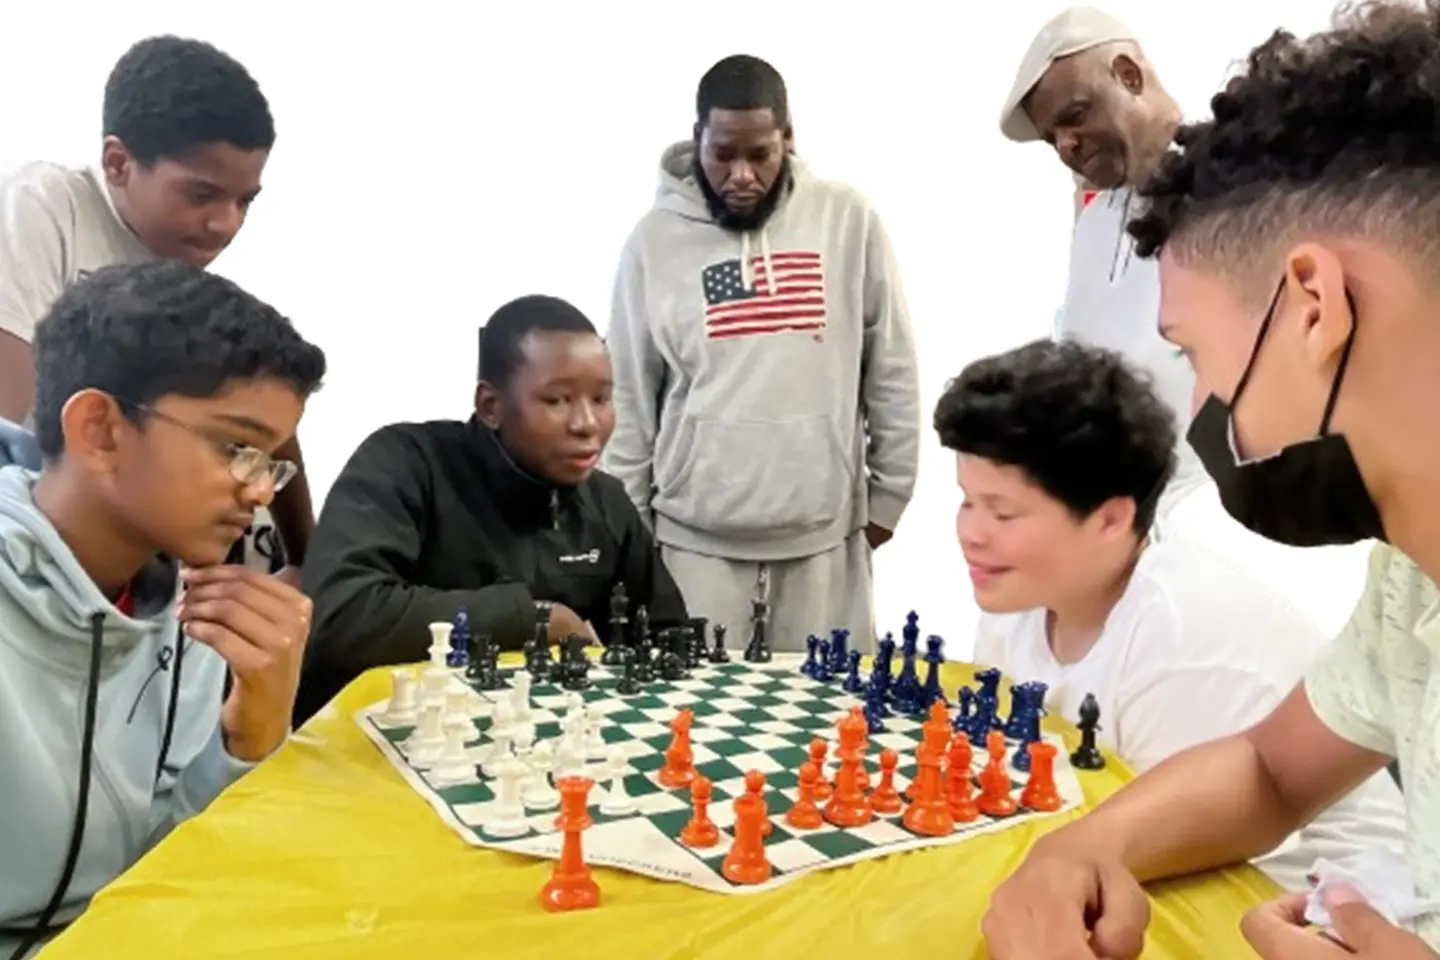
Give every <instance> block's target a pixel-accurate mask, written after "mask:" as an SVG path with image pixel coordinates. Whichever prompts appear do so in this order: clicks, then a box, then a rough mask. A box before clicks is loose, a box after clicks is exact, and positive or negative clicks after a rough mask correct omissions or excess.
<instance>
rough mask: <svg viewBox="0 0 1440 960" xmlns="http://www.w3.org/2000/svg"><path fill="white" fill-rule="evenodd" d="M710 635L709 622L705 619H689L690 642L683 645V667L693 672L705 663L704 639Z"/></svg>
mask: <svg viewBox="0 0 1440 960" xmlns="http://www.w3.org/2000/svg"><path fill="white" fill-rule="evenodd" d="M709 633H710V620H709V619H708V618H706V617H691V618H690V642H689V643H688V644H686V645H685V666H686V668H687V669H690V670H694V669H696V668H697V667H700V666H702V665H703V664H704V663H705V638H706V637H707V636H708V635H709Z"/></svg>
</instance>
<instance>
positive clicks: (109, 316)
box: [34, 260, 325, 460]
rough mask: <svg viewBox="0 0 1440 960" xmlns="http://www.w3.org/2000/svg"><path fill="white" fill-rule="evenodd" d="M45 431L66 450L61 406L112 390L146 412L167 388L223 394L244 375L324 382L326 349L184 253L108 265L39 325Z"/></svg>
mask: <svg viewBox="0 0 1440 960" xmlns="http://www.w3.org/2000/svg"><path fill="white" fill-rule="evenodd" d="M34 352H35V437H36V440H37V442H38V443H39V446H40V451H41V453H42V454H43V455H44V456H45V457H46V458H47V459H51V460H53V459H55V458H58V457H59V456H60V455H61V453H62V452H63V447H64V437H63V434H62V431H61V427H60V411H61V409H62V408H63V407H64V406H65V403H66V402H67V401H68V400H69V399H70V398H71V397H72V396H74V395H75V394H76V393H79V392H80V391H81V390H91V389H94V390H102V391H104V392H105V393H108V394H110V395H111V396H112V397H114V398H115V399H116V400H117V401H118V402H119V404H120V406H121V409H123V410H124V411H125V413H126V415H127V416H129V417H130V418H131V419H132V420H135V421H136V422H139V421H140V420H141V419H142V417H143V412H142V410H141V408H142V407H149V406H151V405H153V404H154V403H155V401H157V400H159V399H160V398H162V397H166V396H177V395H178V396H185V397H214V396H218V395H220V394H221V393H222V392H224V390H225V389H226V388H227V387H228V386H230V385H233V384H235V383H238V382H244V381H255V380H279V381H281V382H283V383H286V384H288V385H289V386H291V387H293V388H294V390H295V392H296V393H298V394H300V395H301V396H302V397H308V396H310V395H311V394H312V393H314V392H315V390H317V389H319V386H320V381H321V380H322V379H323V378H324V376H325V354H324V353H323V352H322V351H321V350H320V348H319V347H317V346H314V345H313V344H311V343H308V342H306V341H305V340H304V339H303V338H302V337H301V336H300V334H299V333H298V332H296V330H295V328H294V327H293V326H291V324H290V321H289V320H287V319H285V318H284V317H283V316H281V315H280V314H279V313H278V312H277V311H276V310H275V309H274V308H273V307H270V306H268V305H266V304H264V303H262V302H261V301H259V300H257V299H256V298H255V297H253V296H251V295H250V294H248V293H246V292H245V291H244V290H242V289H240V287H238V286H237V285H235V284H234V283H233V282H231V281H229V280H226V279H225V278H224V277H221V276H218V275H216V274H213V273H207V272H206V271H204V270H201V269H199V268H196V267H192V266H190V265H188V264H185V263H182V262H180V261H175V260H153V261H145V262H142V263H134V264H124V265H121V266H114V267H104V268H102V269H100V270H96V271H95V272H94V273H91V274H89V275H87V276H84V277H82V278H81V279H79V280H77V281H76V282H75V283H73V284H71V285H70V286H69V287H68V288H67V289H66V290H65V292H64V293H62V294H61V295H60V298H59V299H58V300H56V301H55V304H54V305H53V306H52V307H51V308H50V311H49V313H47V314H46V316H45V318H44V319H42V320H41V321H40V323H39V324H38V325H37V326H36V328H35V342H34Z"/></svg>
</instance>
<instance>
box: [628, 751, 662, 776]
mask: <svg viewBox="0 0 1440 960" xmlns="http://www.w3.org/2000/svg"><path fill="white" fill-rule="evenodd" d="M630 766H632V767H634V768H635V769H636V770H639V771H640V772H641V773H654V772H655V771H656V770H659V769H660V768H661V767H663V766H665V755H664V754H663V753H656V752H655V751H654V750H647V751H646V752H645V753H642V754H640V755H638V756H634V757H631V758H630Z"/></svg>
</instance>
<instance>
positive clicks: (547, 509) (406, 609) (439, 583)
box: [296, 296, 687, 724]
mask: <svg viewBox="0 0 1440 960" xmlns="http://www.w3.org/2000/svg"><path fill="white" fill-rule="evenodd" d="M480 336H481V339H480V343H481V350H480V382H479V384H478V385H477V386H476V388H475V413H474V416H473V417H471V419H470V420H468V421H464V422H460V421H451V420H439V421H432V422H429V423H401V424H394V425H391V426H388V427H383V428H381V429H380V430H378V431H376V432H375V433H374V434H372V435H371V436H370V437H369V438H368V439H367V440H366V441H365V442H364V443H362V444H361V445H360V448H359V449H358V450H356V451H355V453H354V455H353V456H352V457H351V458H350V462H349V463H347V464H346V466H345V469H344V470H343V471H342V472H341V474H340V477H339V479H337V480H336V482H335V485H334V487H332V488H331V490H330V493H329V495H328V496H327V497H326V499H325V506H324V509H323V510H322V511H321V515H320V520H319V524H318V526H317V528H316V531H315V537H314V540H313V542H312V544H311V547H310V553H309V557H308V559H307V562H306V564H305V570H304V576H305V579H304V585H305V592H306V593H308V594H309V595H310V597H311V599H312V600H313V601H314V604H315V621H314V623H315V626H314V631H313V634H312V636H311V640H310V645H309V649H308V653H307V658H306V665H305V672H304V675H303V678H302V681H301V688H300V696H299V702H298V704H297V707H296V722H297V724H298V723H299V722H302V721H303V720H305V719H306V718H308V717H309V716H311V715H312V714H314V713H315V712H316V711H318V710H319V709H320V708H321V707H323V706H324V705H325V704H326V703H327V702H328V701H329V700H330V699H331V698H332V697H333V696H334V695H335V694H336V693H338V692H339V691H340V690H341V689H342V688H343V687H344V686H345V685H346V684H347V683H349V682H350V681H351V680H353V679H354V678H355V677H357V676H359V675H360V674H361V673H362V672H364V671H365V670H368V669H370V668H372V667H377V666H383V665H388V664H396V663H409V662H414V661H418V660H424V659H425V657H426V651H427V649H428V647H429V643H430V636H429V630H428V627H429V624H431V623H433V622H436V621H449V620H451V619H453V618H454V616H455V614H456V612H457V611H458V610H459V609H460V608H461V607H464V608H465V609H466V610H467V611H468V613H469V616H470V624H471V629H472V630H474V631H475V632H477V633H478V632H484V633H488V634H489V635H490V637H491V639H492V641H493V642H495V643H497V644H499V645H500V647H501V648H502V649H506V650H518V649H519V648H520V647H521V645H522V644H523V643H524V642H525V641H526V640H527V639H529V638H530V637H531V636H533V634H534V630H535V625H536V619H537V610H538V609H543V607H542V606H539V605H542V604H549V605H550V606H549V610H550V635H551V637H560V636H566V635H570V634H576V633H583V634H589V635H591V636H594V637H596V639H598V640H599V641H601V642H602V643H608V642H609V641H610V639H611V638H610V636H609V632H610V624H609V617H610V597H611V593H612V591H613V590H614V588H615V586H616V585H617V584H622V583H623V584H624V585H625V590H626V593H627V594H628V596H629V597H630V600H631V603H632V605H633V606H632V609H631V610H630V611H629V613H630V614H631V615H633V614H634V608H635V607H638V606H639V605H641V604H643V605H645V606H646V608H647V612H648V613H649V616H650V622H651V624H652V625H654V626H655V627H656V628H657V629H659V628H663V627H664V626H666V625H670V626H674V625H679V624H683V623H684V622H685V620H686V616H687V614H686V609H685V602H684V600H683V599H682V598H681V596H680V591H679V589H678V588H677V587H676V586H675V582H674V580H672V579H671V577H670V574H669V573H668V572H667V571H666V569H665V567H664V565H663V563H662V562H661V560H660V557H659V553H658V551H657V550H656V548H655V543H654V541H653V539H652V538H651V535H650V531H649V529H648V528H647V527H646V526H645V524H644V522H643V521H642V520H641V519H640V515H639V513H638V512H637V511H636V509H635V507H634V505H633V504H632V503H631V501H630V498H629V497H628V496H626V494H625V491H624V488H623V487H622V486H621V485H620V482H619V481H618V480H615V479H614V478H612V477H610V476H609V475H608V474H604V473H600V472H597V471H596V470H595V466H596V464H597V463H598V462H599V459H600V452H601V450H603V449H604V447H605V443H606V441H608V440H609V439H610V434H611V432H612V431H613V430H614V428H615V410H614V407H613V406H612V405H611V402H610V391H611V371H610V356H609V353H608V351H607V350H606V347H605V343H604V341H603V340H601V339H600V336H599V334H598V333H596V331H595V327H594V325H593V324H592V323H591V322H590V321H589V320H588V319H586V317H585V315H584V314H582V313H581V312H580V311H579V310H577V309H576V308H575V307H573V306H571V305H570V304H568V303H566V302H564V301H563V300H558V299H555V298H553V297H543V296H531V297H523V298H521V299H519V300H516V301H513V302H511V303H509V304H507V305H505V306H504V307H501V308H500V309H499V310H498V311H497V312H496V313H495V315H494V316H493V317H491V318H490V322H489V323H488V324H487V325H486V326H485V328H484V329H483V330H482V331H481V334H480Z"/></svg>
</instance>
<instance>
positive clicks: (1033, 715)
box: [1010, 680, 1049, 773]
mask: <svg viewBox="0 0 1440 960" xmlns="http://www.w3.org/2000/svg"><path fill="white" fill-rule="evenodd" d="M1048 689H1049V688H1048V687H1047V686H1046V685H1045V684H1043V683H1041V682H1039V681H1038V680H1032V681H1029V682H1028V683H1022V684H1020V686H1019V687H1018V688H1017V690H1016V692H1017V693H1020V694H1021V696H1023V697H1024V700H1025V709H1024V711H1023V713H1022V714H1020V719H1019V722H1018V724H1017V730H1016V734H1017V737H1016V739H1018V740H1019V741H1020V742H1019V744H1018V745H1017V746H1016V748H1015V756H1014V757H1013V758H1011V761H1010V763H1011V765H1012V766H1013V767H1014V768H1015V769H1016V770H1019V771H1020V772H1021V773H1029V772H1030V750H1029V746H1030V744H1031V743H1032V742H1033V741H1035V740H1039V739H1040V718H1041V717H1043V716H1044V715H1045V692H1046V691H1047V690H1048ZM1010 716H1011V719H1012V720H1013V719H1014V718H1015V716H1016V713H1015V711H1013V710H1012V711H1011V713H1010Z"/></svg>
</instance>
